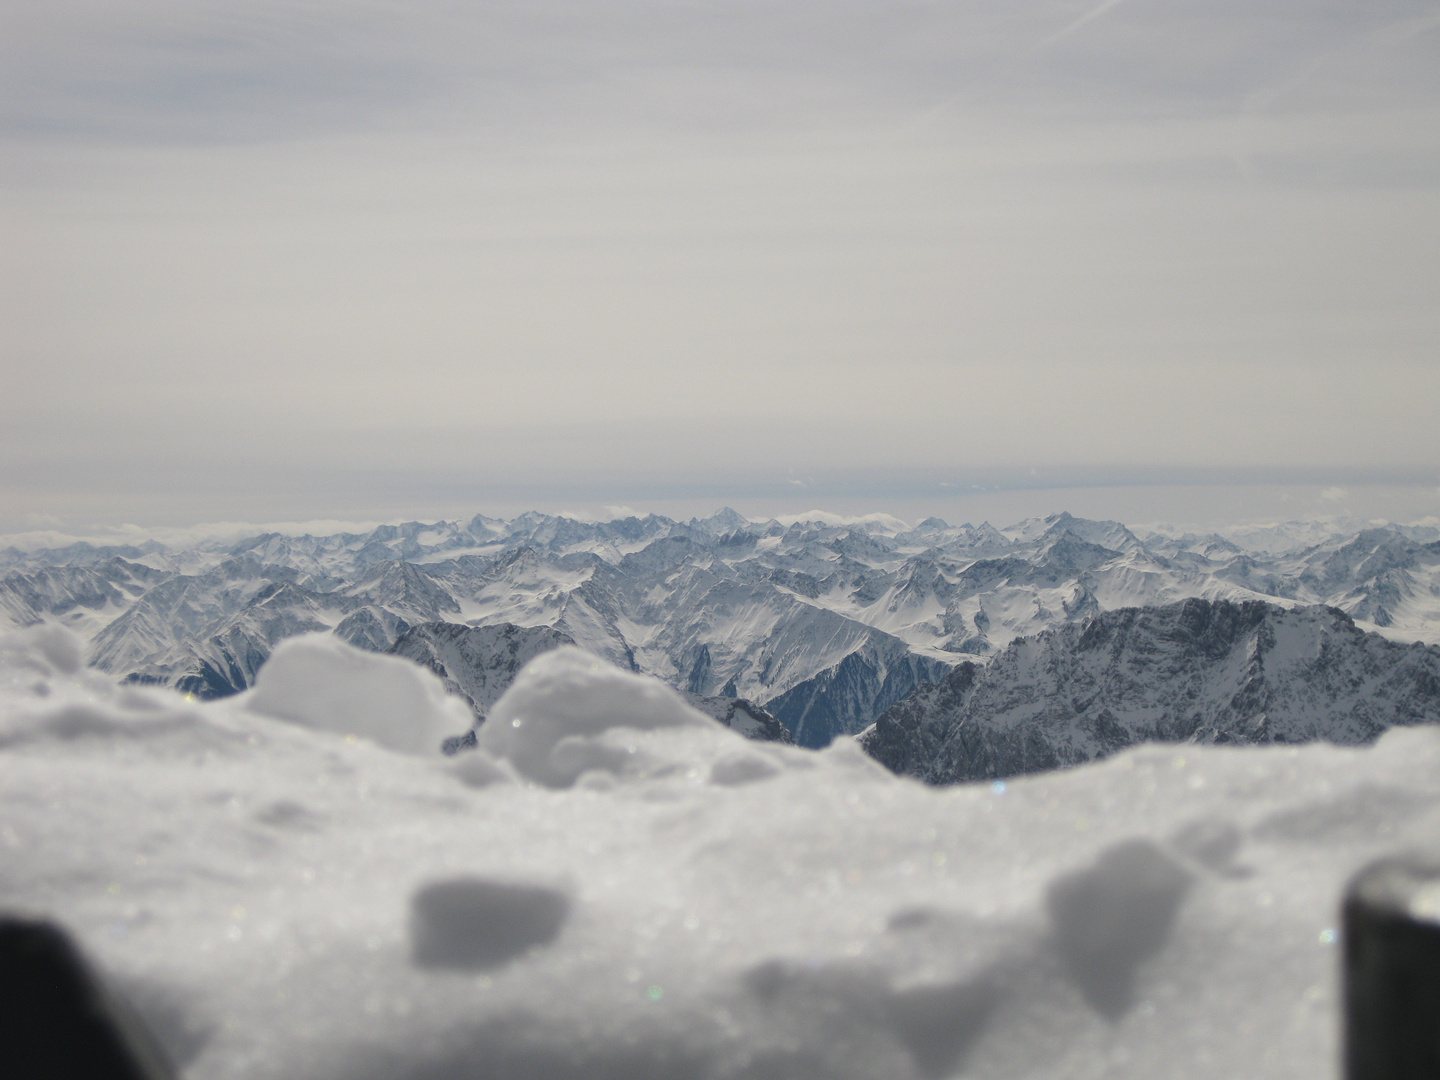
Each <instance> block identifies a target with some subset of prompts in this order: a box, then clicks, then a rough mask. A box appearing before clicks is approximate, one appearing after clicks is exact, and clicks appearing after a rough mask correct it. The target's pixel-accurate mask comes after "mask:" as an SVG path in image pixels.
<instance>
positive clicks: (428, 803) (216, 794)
mask: <svg viewBox="0 0 1440 1080" xmlns="http://www.w3.org/2000/svg"><path fill="white" fill-rule="evenodd" d="M43 634H44V635H46V636H36V635H33V634H32V635H31V636H28V637H27V636H24V635H21V636H19V637H11V638H8V639H5V640H3V641H0V777H3V783H0V889H3V896H4V898H5V899H4V903H5V906H6V907H8V908H10V909H13V910H19V911H22V912H28V913H43V914H48V915H50V916H52V917H54V918H57V919H59V920H60V921H61V922H63V923H64V924H65V925H67V926H69V927H71V928H72V929H73V930H74V931H75V933H76V934H77V935H78V937H79V938H80V940H81V942H82V944H83V945H84V947H85V948H86V949H87V950H88V951H89V952H90V953H91V954H92V955H93V956H94V957H96V958H97V959H98V961H99V962H100V963H101V964H102V965H103V966H104V967H105V968H106V970H108V971H109V972H110V973H111V976H112V978H113V979H114V980H115V982H116V983H117V985H118V986H119V987H120V988H121V989H122V991H123V992H124V993H125V994H126V995H127V996H128V997H129V998H130V999H131V1000H132V1001H133V1002H134V1004H135V1005H136V1006H137V1008H138V1009H139V1010H140V1011H141V1013H142V1014H143V1015H144V1016H145V1017H146V1018H147V1019H148V1020H149V1022H150V1023H151V1025H152V1026H153V1027H154V1029H155V1031H156V1033H157V1035H158V1037H159V1038H160V1040H161V1041H162V1043H163V1044H164V1045H165V1046H166V1047H167V1048H168V1050H169V1051H170V1053H171V1054H172V1055H173V1056H174V1057H175V1058H176V1059H177V1060H178V1061H180V1062H181V1063H182V1065H183V1066H184V1070H185V1075H186V1076H187V1077H190V1078H192V1080H201V1078H204V1080H210V1078H215V1080H220V1078H224V1080H247V1078H275V1080H280V1078H285V1080H332V1078H333V1080H341V1078H345V1080H370V1078H374V1080H380V1078H382V1077H383V1078H387V1080H389V1078H395V1077H406V1078H424V1080H439V1078H453V1077H467V1076H474V1077H502V1078H522V1077H523V1078H538V1077H545V1078H558V1077H579V1078H586V1080H592V1078H594V1080H598V1078H607V1080H608V1078H621V1077H624V1078H627V1080H629V1078H637V1077H638V1078H657V1080H681V1078H685V1080H691V1078H741V1077H744V1078H757V1080H758V1078H782V1077H783V1078H804V1077H815V1078H841V1080H844V1078H862V1077H863V1078H882V1077H883V1078H886V1080H890V1078H899V1080H906V1078H938V1077H947V1076H958V1075H963V1076H967V1077H988V1078H998V1077H1017V1078H1018V1077H1042V1078H1043V1077H1055V1078H1060V1077H1065V1078H1076V1077H1080V1078H1084V1077H1101V1076H1105V1077H1135V1078H1142V1077H1143V1078H1145V1080H1151V1078H1154V1077H1157V1076H1179V1075H1183V1076H1186V1077H1215V1078H1222V1077H1223V1078H1225V1080H1230V1078H1233V1077H1236V1076H1247V1077H1261V1076H1264V1077H1272V1076H1273V1077H1295V1078H1301V1077H1303V1078H1305V1080H1314V1078H1317V1077H1319V1078H1324V1077H1327V1076H1334V1075H1336V1069H1335V1059H1336V1049H1337V1046H1336V1031H1337V1022H1336V1011H1335V1010H1336V1000H1337V993H1336V989H1337V987H1336V975H1337V959H1338V958H1337V950H1336V948H1335V941H1336V934H1335V928H1336V915H1337V906H1338V898H1339V895H1340V891H1341V887H1342V885H1343V882H1344V881H1345V879H1346V878H1347V877H1348V876H1349V875H1350V873H1351V872H1352V871H1353V870H1354V869H1355V868H1357V867H1359V866H1360V865H1362V864H1364V863H1366V862H1368V861H1370V860H1371V859H1372V858H1374V857H1375V856H1377V855H1380V854H1383V853H1387V852H1391V851H1398V850H1406V849H1421V850H1428V851H1430V852H1431V853H1432V854H1433V853H1435V851H1436V849H1437V847H1440V843H1437V839H1436V838H1437V837H1440V732H1437V731H1436V730H1435V729H1433V728H1429V727H1420V728H1413V729H1405V730H1397V731H1394V732H1391V733H1390V734H1387V735H1386V736H1384V737H1383V738H1382V739H1381V740H1380V741H1379V743H1378V744H1377V745H1376V746H1375V747H1373V748H1371V749H1364V750H1360V749H1339V748H1335V747H1330V746H1320V745H1317V746H1307V747H1303V748H1264V749H1259V748H1246V749H1227V748H1215V747H1191V746H1179V747H1174V746H1172V747H1165V748H1160V747H1142V748H1139V749H1136V750H1132V751H1129V752H1126V753H1124V754H1121V755H1118V756H1116V757H1115V758H1112V759H1110V760H1108V761H1106V762H1104V763H1101V764H1099V765H1093V766H1087V767H1083V768H1077V769H1074V770H1071V771H1068V772H1063V773H1056V774H1050V775H1045V776H1038V777H1034V778H1029V779H1025V780H1018V781H1012V782H1009V783H1008V784H995V785H991V784H984V785H973V786H959V787H955V788H950V789H933V788H927V787H924V786H922V785H921V784H918V783H916V782H913V781H909V780H905V779H900V778H897V777H895V776H892V775H890V774H888V773H886V772H885V771H884V770H882V769H881V768H880V767H879V766H877V765H875V764H874V763H873V762H871V761H869V760H868V759H867V758H866V757H865V756H864V755H863V754H861V753H860V752H859V751H858V750H857V749H855V747H854V744H853V743H852V742H850V741H849V740H841V741H840V742H839V743H837V744H836V745H835V746H833V747H832V748H831V749H828V750H825V751H821V752H818V753H816V752H807V751H802V750H797V749H794V748H791V747H785V746H778V745H775V744H766V743H755V742H753V741H747V740H745V739H743V738H742V737H740V736H739V735H736V734H735V733H733V732H730V731H728V730H726V729H725V728H723V727H721V726H720V725H718V724H716V723H714V722H712V721H710V720H708V719H707V718H705V717H703V716H701V715H700V714H698V713H696V712H694V711H693V710H690V709H688V708H687V707H686V706H685V705H684V704H683V703H682V702H681V701H680V700H679V698H678V697H676V696H675V695H673V694H671V693H670V692H669V691H666V690H665V689H664V688H663V687H656V685H655V684H654V683H653V682H650V681H644V680H638V679H636V678H635V677H633V676H631V675H628V674H625V673H622V672H619V671H616V670H614V669H611V668H609V667H607V666H606V665H605V664H603V663H601V662H599V661H596V660H595V659H594V658H592V657H587V656H585V655H584V654H581V653H578V652H575V651H567V652H563V653H552V654H548V656H547V657H544V658H541V660H540V661H537V662H536V664H534V665H532V666H531V667H530V668H529V669H527V670H526V671H525V672H524V673H523V674H522V676H521V677H520V679H519V680H518V681H517V683H516V684H515V686H514V687H513V688H512V690H511V691H510V693H509V694H507V696H506V697H505V698H503V699H502V700H501V701H500V702H498V703H497V705H496V707H495V710H494V711H493V712H492V715H491V719H490V721H489V722H488V723H487V725H486V727H485V729H483V730H485V731H489V732H492V734H491V735H490V737H489V738H488V739H487V740H485V743H484V745H482V746H481V747H480V748H479V749H478V750H476V751H475V752H473V753H471V754H467V755H465V756H464V760H461V759H459V758H457V759H444V758H441V757H440V756H438V755H436V756H434V757H432V758H427V757H421V756H416V755H413V754H403V753H396V752H395V751H393V750H390V749H387V748H386V747H384V746H382V745H380V744H379V743H378V742H376V741H374V739H373V738H371V737H361V736H362V735H364V734H365V733H366V732H367V731H368V734H369V735H370V736H374V735H376V734H377V733H378V732H380V731H381V730H382V729H380V728H378V727H377V728H368V729H366V728H360V726H359V725H353V727H354V728H356V729H358V730H351V728H352V725H348V724H345V723H338V724H337V723H333V722H328V721H327V722H325V723H323V724H317V722H316V721H314V719H313V718H314V717H315V716H317V715H324V716H329V717H331V718H332V721H333V719H334V718H335V717H337V716H340V715H341V711H340V707H339V706H338V705H336V706H335V707H334V708H331V707H330V706H323V703H322V702H321V701H320V699H321V698H322V697H323V696H324V692H325V688H327V687H328V688H329V692H333V693H334V694H335V695H336V701H337V702H340V701H349V702H350V703H351V704H350V705H349V706H345V707H346V708H351V707H353V708H360V709H364V708H368V707H369V705H368V704H366V703H365V702H364V701H363V700H361V697H357V695H355V694H353V693H352V692H351V691H350V690H349V689H347V686H346V680H345V679H343V678H341V677H340V676H339V675H338V674H337V667H336V665H335V664H334V663H333V660H334V658H333V657H327V656H322V655H321V654H318V653H310V654H308V655H309V656H311V657H312V658H313V659H314V660H315V661H316V663H315V664H314V665H313V667H312V668H311V669H310V671H311V674H310V675H308V676H307V675H305V673H304V671H305V666H304V665H297V667H296V669H295V670H294V671H293V672H292V673H291V677H290V680H289V681H288V683H286V684H285V685H288V686H290V687H292V688H294V689H295V695H296V700H295V701H293V702H288V703H287V696H286V694H284V693H282V692H281V690H280V684H277V685H276V687H274V688H273V689H272V690H271V691H270V692H269V693H270V697H269V703H268V706H267V707H268V708H270V709H271V710H272V711H274V712H277V713H290V714H292V715H295V716H299V717H301V718H302V719H309V720H310V723H309V725H307V724H304V723H295V722H291V721H286V720H281V719H278V718H276V716H273V715H262V714H261V713H260V712H258V711H256V710H255V708H254V707H253V699H251V701H250V703H249V704H250V705H251V707H248V708H247V707H246V706H247V702H246V701H245V700H244V699H239V698H237V699H227V700H225V701H220V702H214V703H205V704H199V703H189V702H186V701H185V700H184V699H183V698H182V697H180V696H179V695H176V694H174V693H171V692H168V691H161V690H156V689H146V688H138V687H128V688H122V687H116V686H113V685H111V684H109V683H108V682H106V681H105V680H103V679H100V678H99V677H98V676H96V675H95V674H94V673H93V672H89V671H86V670H85V669H82V668H79V667H77V666H76V665H75V663H74V652H73V649H71V648H70V647H69V646H67V644H66V642H65V641H64V639H63V638H60V637H56V636H55V631H53V630H48V631H44V632H43ZM306 655H307V654H306V653H304V652H301V651H297V652H296V654H295V658H296V659H303V658H304V656H306ZM394 663H396V664H398V663H399V661H395V662H394ZM267 670H268V669H267ZM282 670H283V669H282ZM381 671H383V672H386V673H387V674H386V675H385V676H380V675H377V674H376V672H381ZM417 671H418V669H403V668H400V667H391V666H385V667H382V668H376V669H373V671H371V673H370V675H369V677H370V678H372V679H373V680H375V681H374V682H373V683H372V684H371V686H372V693H371V694H370V695H365V696H368V697H371V698H375V699H377V700H378V699H379V698H380V697H382V696H383V695H384V694H386V693H390V692H391V690H393V689H394V688H393V687H389V688H387V687H386V686H384V685H382V684H383V683H384V682H385V680H386V679H387V678H390V677H391V676H392V675H393V678H394V680H395V682H397V683H401V682H405V681H407V680H410V679H412V678H415V677H421V678H422V680H423V678H429V676H428V675H424V674H423V673H422V674H421V675H420V676H417V675H416V672H417ZM404 693H408V691H405V692H404ZM401 696H402V697H403V694H402V695H401ZM261 700H262V701H265V700H266V699H265V698H262V699H261ZM433 700H435V701H437V702H439V704H437V705H435V708H436V709H437V710H440V713H441V714H444V713H445V710H446V708H447V706H446V705H445V703H444V699H440V698H436V699H433ZM357 701H359V702H360V704H359V705H356V704H355V703H356V702H357ZM290 705H293V706H294V709H293V712H292V710H291V709H290V708H289V707H288V706H290ZM327 709H329V710H330V711H328V712H327V711H326V710H327ZM431 719H432V720H433V721H434V722H435V724H436V725H437V727H438V726H440V725H441V720H440V719H439V718H438V715H437V717H432V718H431ZM515 720H521V721H522V723H521V724H520V725H519V726H515V725H514V723H513V721H515ZM492 725H493V727H492ZM413 726H414V725H412V727H413ZM405 730H411V728H410V727H407V728H406V729H405ZM347 736H353V737H352V738H347ZM502 736H503V737H502Z"/></svg>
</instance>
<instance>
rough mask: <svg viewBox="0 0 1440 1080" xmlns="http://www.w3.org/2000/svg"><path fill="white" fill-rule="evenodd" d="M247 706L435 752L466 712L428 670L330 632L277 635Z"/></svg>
mask: <svg viewBox="0 0 1440 1080" xmlns="http://www.w3.org/2000/svg"><path fill="white" fill-rule="evenodd" d="M246 706H247V708H249V709H250V711H251V712H256V713H261V714H263V715H265V716H273V717H275V718H276V719H280V720H289V721H291V722H292V723H296V724H300V725H303V726H305V727H311V728H318V729H319V730H321V731H333V732H336V733H338V734H342V735H357V736H360V737H362V738H366V739H371V740H373V741H374V742H377V743H379V744H380V745H381V746H385V747H389V748H390V749H391V750H399V751H401V752H403V753H411V754H436V755H438V754H439V753H440V744H441V743H442V742H443V741H444V740H445V739H446V738H447V737H448V736H451V735H458V734H461V733H463V732H464V731H466V730H467V729H468V728H469V727H470V724H471V722H472V717H471V715H470V710H469V709H468V708H467V707H466V705H465V703H464V702H463V701H461V700H460V699H459V698H457V697H451V696H450V695H448V694H446V693H445V687H444V685H443V684H442V683H441V682H440V680H439V679H437V678H436V677H435V676H434V675H432V674H431V673H430V672H428V671H426V670H425V669H424V668H422V667H420V666H419V665H418V664H415V663H413V662H411V661H409V660H403V659H401V658H400V657H397V656H382V655H379V654H377V653H370V652H365V651H364V650H361V649H357V648H355V647H354V646H353V645H347V644H345V643H344V642H343V641H339V640H337V639H336V638H334V637H331V636H329V635H327V634H306V635H303V636H301V637H295V638H290V639H289V640H287V641H282V642H281V643H280V644H279V645H278V646H276V648H275V652H274V653H273V654H272V655H271V657H270V659H269V660H268V661H266V663H265V666H264V667H262V668H261V669H260V671H259V674H258V675H257V676H256V678H255V689H254V691H253V692H252V693H251V695H250V697H249V700H248V701H247V702H246Z"/></svg>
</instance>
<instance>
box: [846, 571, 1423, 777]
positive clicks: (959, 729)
mask: <svg viewBox="0 0 1440 1080" xmlns="http://www.w3.org/2000/svg"><path fill="white" fill-rule="evenodd" d="M1435 722H1440V648H1437V647H1434V646H1425V645H1421V644H1418V643H1415V644H1410V645H1402V644H1399V643H1397V642H1393V641H1387V640H1386V639H1385V638H1383V637H1381V636H1380V635H1379V634H1376V633H1367V632H1366V631H1364V630H1361V629H1360V628H1359V627H1358V626H1356V625H1355V623H1354V621H1353V620H1352V619H1350V617H1349V616H1347V615H1346V614H1345V613H1344V612H1342V611H1339V610H1337V609H1335V608H1330V607H1324V606H1311V607H1301V608H1294V609H1289V610H1287V609H1284V608H1280V607H1276V606H1275V605H1272V604H1265V603H1261V602H1258V601H1246V602H1242V603H1233V602H1230V601H1223V600H1220V601H1211V600H1202V599H1193V598H1192V599H1189V600H1185V601H1182V602H1180V603H1178V604H1170V605H1166V606H1163V607H1155V608H1126V609H1122V610H1119V611H1110V612H1104V613H1101V614H1097V615H1093V616H1090V617H1088V618H1086V619H1083V620H1081V621H1080V622H1077V623H1071V624H1068V625H1065V626H1061V627H1057V628H1055V629H1053V630H1048V631H1045V632H1044V633H1042V634H1039V635H1036V636H1034V637H1027V638H1021V639H1018V640H1016V641H1014V642H1012V643H1011V644H1010V645H1009V646H1008V647H1007V648H1006V649H1005V651H1004V652H1003V653H1002V654H1001V655H1000V656H999V657H997V658H996V659H995V660H994V661H993V662H992V663H991V664H990V665H989V666H987V667H983V668H982V667H979V666H978V665H974V664H964V665H961V666H959V667H957V668H956V669H954V670H953V671H952V672H950V673H949V675H947V677H946V678H945V679H943V680H940V681H939V682H938V683H936V684H934V685H932V686H927V687H922V688H921V689H919V690H918V691H917V692H916V693H914V694H912V695H911V696H909V697H908V698H906V699H905V700H904V701H902V702H900V703H898V704H897V705H895V706H893V707H892V708H890V709H889V710H888V711H886V712H885V713H884V714H883V715H881V717H880V718H879V719H878V720H877V721H876V723H875V725H874V726H873V727H872V728H871V729H869V730H868V731H866V732H865V733H864V734H862V736H861V743H862V745H863V746H864V747H865V749H866V750H868V751H869V752H870V753H871V754H872V755H873V756H874V757H876V758H877V759H878V760H879V761H881V762H882V763H884V764H885V765H887V766H889V767H890V768H892V769H894V770H895V771H897V772H902V773H906V774H909V775H912V776H916V777H919V778H921V779H923V780H926V781H929V782H931V783H955V782H958V781H965V780H980V779H996V778H1003V777H1008V776H1014V775H1018V774H1022V773H1030V772H1037V771H1042V770H1046V769H1054V768H1058V767H1064V766H1071V765H1077V764H1080V763H1083V762H1086V761H1092V760H1095V759H1097V758H1103V757H1107V756H1109V755H1110V754H1113V753H1115V752H1117V751H1119V750H1122V749H1125V748H1126V747H1130V746H1134V745H1137V744H1139V743H1142V742H1147V741H1158V742H1189V743H1302V742H1311V741H1317V740H1322V741H1327V742H1332V743H1338V744H1341V745H1352V746H1353V745H1361V744H1365V743H1369V742H1372V741H1373V740H1374V739H1375V738H1376V737H1377V736H1378V735H1380V734H1381V733H1382V732H1384V731H1385V730H1387V729H1389V728H1391V727H1395V726H1408V725H1414V724H1422V723H1435Z"/></svg>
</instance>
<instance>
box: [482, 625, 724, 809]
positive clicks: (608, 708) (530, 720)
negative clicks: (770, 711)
mask: <svg viewBox="0 0 1440 1080" xmlns="http://www.w3.org/2000/svg"><path fill="white" fill-rule="evenodd" d="M619 729H628V730H629V731H630V732H632V733H636V734H638V733H639V732H655V731H660V730H676V729H678V730H682V731H683V730H687V729H688V730H690V731H694V732H697V733H703V734H705V735H713V737H714V738H715V740H716V741H717V742H720V741H721V740H728V739H734V738H737V737H738V736H735V735H733V734H732V733H729V732H727V731H726V729H725V728H723V727H721V726H720V725H719V724H717V723H716V722H715V721H713V720H711V719H710V718H709V717H707V716H705V715H703V714H701V713H699V712H697V711H696V710H694V709H692V708H690V706H688V705H686V704H685V702H684V701H682V700H681V698H680V695H679V694H677V693H676V692H675V691H674V690H672V689H670V687H668V686H666V685H664V684H663V683H661V682H660V681H659V680H658V679H652V678H648V677H646V676H643V675H633V674H631V673H629V672H626V671H621V670H620V669H619V668H616V667H612V666H611V665H610V664H608V663H606V662H605V661H604V660H601V659H599V658H598V657H595V656H592V655H590V654H589V653H587V652H584V651H583V650H581V649H577V648H571V647H568V646H567V647H564V648H559V649H555V650H553V651H551V652H548V653H544V654H542V655H540V656H537V657H536V658H535V659H534V660H531V661H530V662H529V663H528V664H526V665H525V667H524V668H522V669H521V671H520V674H519V675H517V676H516V677H515V681H514V682H513V683H512V684H511V685H510V689H509V690H507V691H506V692H505V694H504V696H503V697H501V699H500V700H499V701H497V702H496V703H495V707H494V708H493V709H491V710H490V716H489V718H488V719H487V720H486V721H485V723H484V724H483V725H481V727H480V730H479V732H478V734H477V736H476V739H477V745H478V746H479V748H480V749H481V750H484V751H487V752H489V753H490V754H492V755H494V756H495V757H497V758H500V759H502V760H508V761H509V762H510V763H511V764H512V765H514V767H515V769H516V770H517V771H518V772H519V773H520V774H521V775H522V776H524V777H526V778H527V779H530V780H534V781H536V782H538V783H541V784H544V785H545V786H546V787H553V788H564V787H570V786H571V785H573V784H574V783H575V782H576V780H578V779H579V778H580V777H581V775H582V774H585V773H587V772H594V771H599V772H602V773H611V774H619V773H622V772H626V771H628V770H629V765H630V760H631V759H632V758H634V757H635V755H637V754H642V755H643V754H644V753H645V751H647V750H649V751H650V752H651V753H653V751H654V746H653V743H651V744H650V745H648V746H646V747H641V746H640V745H638V744H637V741H636V740H635V739H634V738H633V737H627V735H626V734H625V732H624V731H622V730H619ZM726 745H728V743H726Z"/></svg>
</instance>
